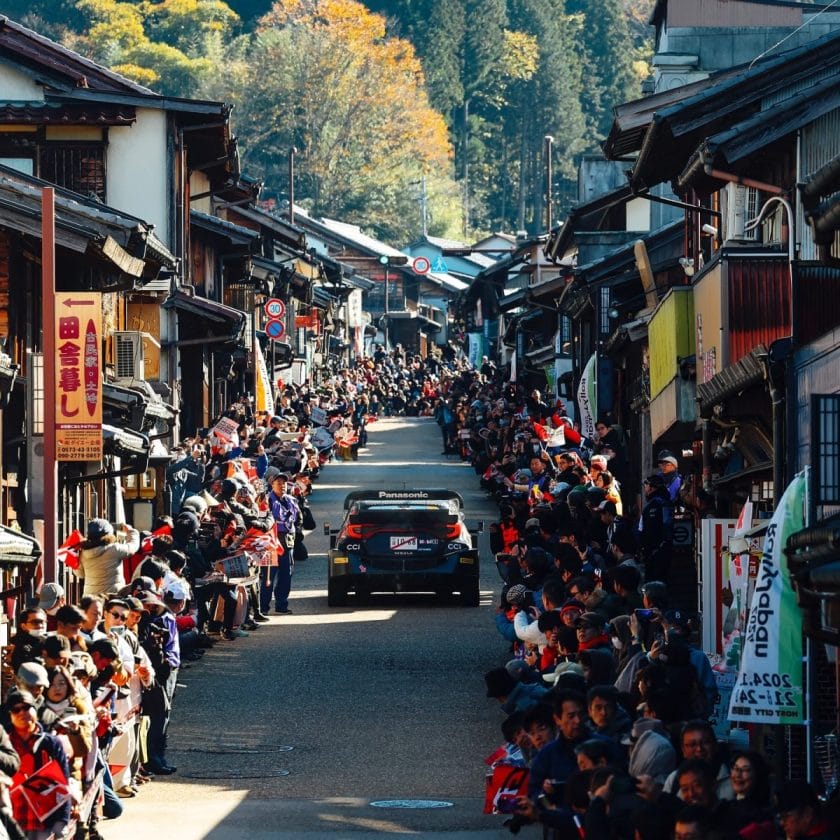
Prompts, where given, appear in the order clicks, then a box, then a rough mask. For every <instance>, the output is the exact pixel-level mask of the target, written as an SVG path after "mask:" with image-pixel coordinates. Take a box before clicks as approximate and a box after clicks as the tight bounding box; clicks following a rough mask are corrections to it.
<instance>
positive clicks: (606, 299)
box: [599, 286, 612, 337]
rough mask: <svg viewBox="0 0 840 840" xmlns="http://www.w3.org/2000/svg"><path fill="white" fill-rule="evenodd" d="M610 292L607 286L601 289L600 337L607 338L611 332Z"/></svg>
mask: <svg viewBox="0 0 840 840" xmlns="http://www.w3.org/2000/svg"><path fill="white" fill-rule="evenodd" d="M611 291H612V290H611V289H610V288H609V287H607V286H602V287H601V306H600V313H599V315H600V324H599V327H600V333H601V336H602V337H605V336H608V335H609V334H610V333H611V332H612V330H611V329H610V292H611Z"/></svg>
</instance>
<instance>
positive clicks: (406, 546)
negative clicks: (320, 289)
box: [390, 536, 418, 551]
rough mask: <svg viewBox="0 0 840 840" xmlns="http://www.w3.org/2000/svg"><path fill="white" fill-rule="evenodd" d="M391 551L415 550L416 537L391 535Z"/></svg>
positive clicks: (416, 546)
mask: <svg viewBox="0 0 840 840" xmlns="http://www.w3.org/2000/svg"><path fill="white" fill-rule="evenodd" d="M390 543H391V551H417V549H418V544H417V537H404V536H401V537H391V538H390Z"/></svg>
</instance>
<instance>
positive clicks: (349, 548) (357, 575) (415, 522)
mask: <svg viewBox="0 0 840 840" xmlns="http://www.w3.org/2000/svg"><path fill="white" fill-rule="evenodd" d="M463 509H464V500H463V499H462V498H461V496H460V495H459V494H458V493H456V492H454V491H453V490H360V491H357V492H354V493H350V494H349V495H348V496H347V497H346V498H345V500H344V520H343V522H342V523H341V527H340V528H338V529H337V530H336V529H332V528H330V525H329V523H325V525H324V533H326V534H328V535H329V537H330V553H329V579H328V581H327V595H328V598H327V601H328V604H329V605H330V606H331V607H338V606H343V605H344V604H346V602H347V596H348V594H349V593H350V592H355V593H356V594H357V595H367V594H369V593H371V592H401V591H407V592H436V593H439V594H451V593H453V592H457V593H459V595H460V599H461V603H462V604H464V605H465V606H470V607H476V606H478V602H479V583H478V548H477V536H478V533H479V532H480V531H481V530H482V525H483V523H480V522H479V523H478V524H477V527H476V529H475V530H474V531H470V529H469V528H468V527H467V524H466V522H465V521H464V510H463Z"/></svg>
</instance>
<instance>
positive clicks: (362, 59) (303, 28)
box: [0, 0, 654, 243]
mask: <svg viewBox="0 0 840 840" xmlns="http://www.w3.org/2000/svg"><path fill="white" fill-rule="evenodd" d="M653 3H654V0H369V2H367V3H365V4H364V5H363V4H361V3H359V2H357V0H277V2H275V3H274V4H273V5H272V4H270V3H269V2H267V0H231V2H229V3H224V2H222V0H160V1H159V2H152V1H151V0H140V1H139V2H132V0H34V2H29V0H0V11H2V12H3V13H5V14H8V15H9V16H10V17H13V18H15V19H17V20H20V21H22V22H23V23H25V24H27V25H29V26H32V27H33V28H34V29H37V30H38V31H39V32H42V33H44V34H47V35H49V36H50V37H53V38H55V39H57V40H60V41H61V42H63V43H65V44H67V45H68V46H70V47H72V48H73V49H75V50H78V51H79V52H82V53H84V54H86V55H88V56H90V57H92V58H94V59H96V60H97V61H100V62H102V63H104V64H106V65H108V66H110V67H112V68H114V69H115V70H117V71H118V72H120V73H123V74H125V75H126V76H129V77H131V78H133V79H136V80H137V81H139V82H141V83H143V84H146V85H148V86H149V87H151V88H153V89H155V90H158V91H160V92H162V93H167V94H172V95H178V96H190V97H203V98H213V99H223V100H226V101H231V102H233V103H234V104H235V110H234V124H235V128H236V131H237V134H238V136H239V140H240V148H241V149H242V157H243V165H244V167H245V168H247V171H248V172H249V174H251V175H253V176H256V177H259V178H263V179H264V180H265V184H266V188H265V191H264V195H265V196H266V197H267V198H269V199H274V200H275V201H278V202H280V201H282V200H283V199H284V197H285V194H286V189H287V184H286V174H285V173H286V162H287V157H288V149H289V148H290V147H291V146H292V145H294V146H296V147H297V148H298V150H299V154H298V156H297V163H298V173H299V175H298V177H299V180H298V182H297V184H296V197H297V199H298V200H299V201H300V202H301V203H303V204H305V205H306V206H308V207H309V208H310V209H311V210H312V211H313V212H315V213H317V214H320V215H327V216H337V217H341V218H344V219H346V220H348V221H356V222H359V223H362V224H364V225H365V226H366V227H367V229H369V230H371V231H372V232H374V233H376V234H377V235H379V236H382V237H383V238H386V239H388V240H390V241H392V242H395V243H401V242H405V241H406V240H408V239H411V238H413V237H415V236H416V235H417V234H418V233H419V232H420V230H421V219H422V215H423V214H422V210H421V205H422V204H423V203H425V205H426V207H427V209H428V218H429V231H430V232H431V233H433V234H438V235H448V236H458V237H460V236H462V235H464V236H466V237H471V236H473V235H475V234H477V233H478V232H481V231H490V230H506V231H515V230H520V229H525V230H528V231H529V232H536V231H538V230H540V229H541V226H542V224H543V221H542V220H543V214H544V201H545V196H544V192H545V187H544V172H545V161H544V159H543V158H544V138H545V136H546V135H551V136H552V137H553V138H554V149H555V156H556V157H555V161H554V167H555V184H554V195H555V202H556V205H557V206H556V209H557V211H560V212H562V210H563V209H565V207H567V206H568V204H569V202H570V201H571V200H572V198H573V194H574V183H575V182H574V177H575V170H576V164H577V160H578V159H579V156H580V155H581V154H582V153H585V152H591V151H596V150H597V148H598V142H599V141H600V140H601V139H602V138H603V137H604V135H605V133H606V131H607V130H608V128H609V124H610V120H611V115H612V108H613V106H614V105H615V104H617V103H619V102H622V101H625V100H627V99H630V98H633V97H635V96H637V95H639V90H640V82H641V80H642V79H643V78H644V77H645V76H646V75H647V59H648V58H649V54H650V44H649V37H650V34H651V32H650V28H649V27H648V26H647V25H646V20H647V16H648V15H649V13H650V9H651V8H652V6H653Z"/></svg>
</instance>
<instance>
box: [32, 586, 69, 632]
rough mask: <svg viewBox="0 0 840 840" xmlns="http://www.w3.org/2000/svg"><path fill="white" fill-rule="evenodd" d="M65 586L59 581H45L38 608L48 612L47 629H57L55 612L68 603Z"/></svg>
mask: <svg viewBox="0 0 840 840" xmlns="http://www.w3.org/2000/svg"><path fill="white" fill-rule="evenodd" d="M66 594H67V593H66V592H65V591H64V587H63V586H61V584H58V583H45V584H44V585H43V586H42V587H41V594H40V596H39V597H38V609H39V610H43V611H44V612H45V613H46V614H47V630H55V614H56V612H57V611H58V610H59V608H60V607H63V606H64V605H65V604H66V603H67V597H66Z"/></svg>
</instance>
